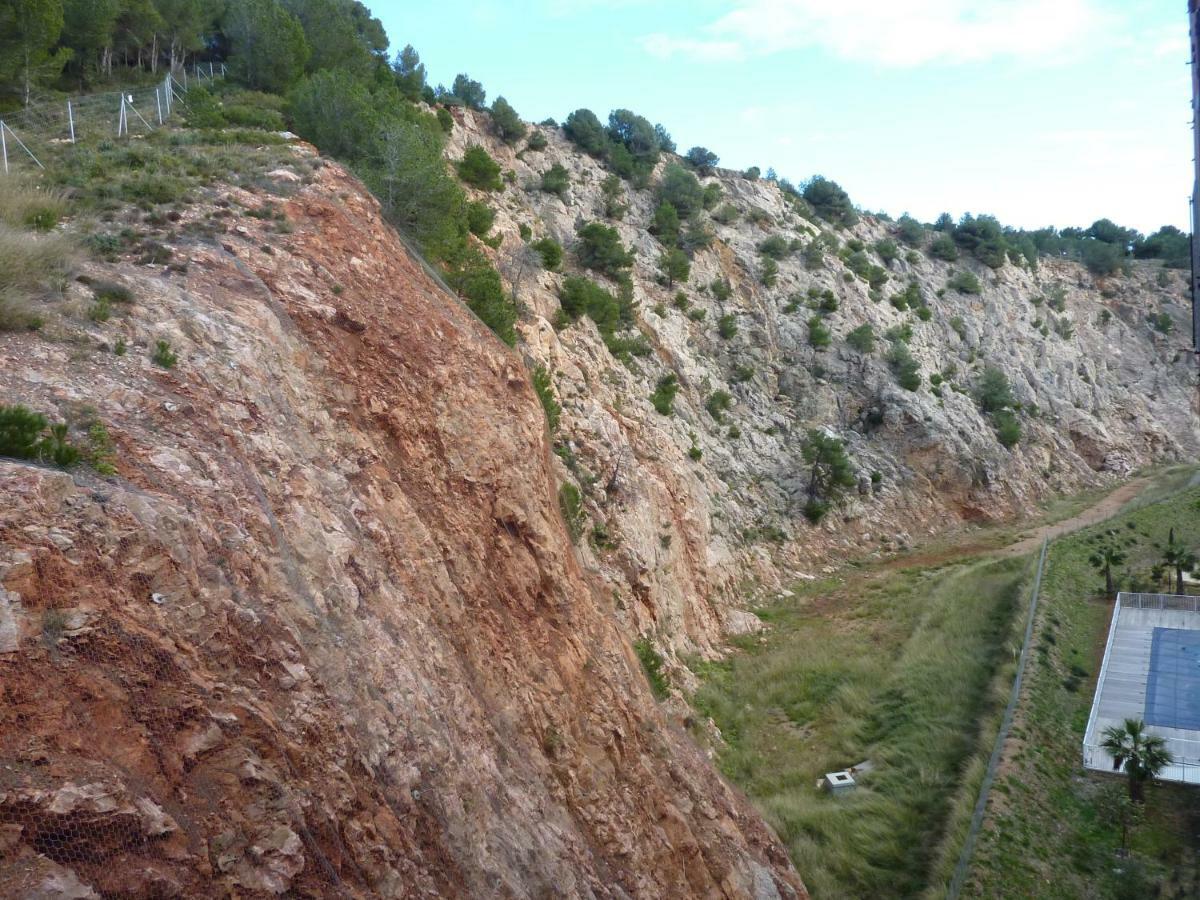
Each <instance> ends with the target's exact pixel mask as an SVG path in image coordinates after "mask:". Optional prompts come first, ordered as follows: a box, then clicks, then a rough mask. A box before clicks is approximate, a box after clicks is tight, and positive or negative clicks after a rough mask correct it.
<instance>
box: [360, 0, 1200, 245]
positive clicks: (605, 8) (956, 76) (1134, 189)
mask: <svg viewBox="0 0 1200 900" xmlns="http://www.w3.org/2000/svg"><path fill="white" fill-rule="evenodd" d="M367 2H368V4H369V5H370V6H371V8H372V10H373V12H374V13H375V14H376V15H377V16H379V17H380V18H381V19H382V20H383V22H384V25H385V26H386V27H387V30H388V34H389V36H390V37H391V39H392V44H393V50H399V49H400V47H402V46H403V45H404V44H406V43H411V44H413V46H415V47H416V49H417V51H418V52H419V53H420V54H421V57H422V60H423V61H424V62H425V63H426V66H427V68H428V70H429V74H430V80H431V81H433V82H434V83H435V84H436V83H437V82H444V83H445V84H447V85H449V84H450V82H451V81H452V80H453V79H454V76H455V74H456V73H458V72H467V73H469V74H470V75H471V77H473V78H475V79H476V80H478V81H481V82H482V83H483V85H484V87H485V89H486V90H487V92H488V102H491V100H492V99H494V98H495V97H496V96H497V95H503V96H504V97H506V98H507V99H508V101H509V102H510V103H512V104H513V105H514V106H515V107H516V108H517V110H518V112H520V113H521V115H522V116H523V117H524V118H526V119H531V120H534V121H539V120H541V119H544V118H546V117H552V118H555V119H557V120H559V121H562V120H563V119H565V118H566V116H567V114H568V113H569V112H570V111H572V110H574V109H576V108H578V107H588V108H590V109H592V110H594V111H595V112H596V113H597V114H598V115H600V117H601V118H602V119H603V118H605V117H606V115H607V113H608V111H609V110H611V109H615V108H619V107H627V108H629V109H632V110H634V111H635V112H638V113H640V114H642V115H644V116H646V117H647V118H648V119H650V120H651V121H654V122H662V123H663V124H664V125H665V126H666V128H667V130H668V131H670V132H671V134H672V136H673V137H674V138H675V140H676V142H677V143H678V145H679V147H680V150H681V151H682V150H685V149H686V148H688V147H690V146H692V145H694V144H702V145H704V146H706V147H708V148H710V149H711V150H713V151H714V152H716V153H718V154H719V155H720V157H721V164H722V165H723V166H729V167H735V168H745V167H747V166H751V165H757V166H760V167H761V168H762V170H763V171H764V172H765V171H766V169H767V167H768V166H772V167H774V168H775V169H776V171H778V172H779V174H780V175H781V176H784V177H787V178H790V179H792V180H793V181H795V182H800V181H802V180H804V179H805V178H808V177H809V176H810V175H813V174H814V173H820V174H822V175H825V176H827V177H830V178H833V179H835V180H836V181H838V182H840V183H841V184H842V186H843V187H845V188H846V189H847V190H848V191H849V192H850V196H851V197H852V198H853V199H854V201H855V202H856V203H858V204H859V205H860V206H862V207H864V208H866V209H870V210H884V211H886V212H888V213H891V214H892V215H899V214H900V213H902V212H905V211H907V212H910V213H912V214H913V215H915V216H917V217H918V218H921V219H923V220H926V221H929V220H932V219H933V218H935V217H936V216H937V215H938V214H939V213H940V212H942V211H949V212H951V213H952V214H953V215H954V216H955V217H957V216H959V215H961V214H962V213H964V212H972V213H976V214H978V213H992V214H994V215H996V216H998V217H999V218H1000V220H1001V221H1002V222H1004V223H1006V224H1012V225H1022V226H1027V227H1038V226H1041V225H1047V224H1054V225H1059V226H1065V225H1087V224H1090V223H1091V222H1092V221H1094V220H1095V219H1097V218H1100V217H1105V216H1107V217H1109V218H1112V219H1114V220H1116V221H1117V222H1120V223H1121V224H1123V225H1127V226H1132V227H1135V228H1138V229H1140V230H1142V231H1152V230H1154V229H1156V228H1158V227H1159V226H1160V225H1163V224H1174V225H1178V226H1180V227H1187V224H1188V216H1189V211H1188V202H1187V199H1188V196H1189V195H1190V193H1191V184H1192V168H1191V130H1190V120H1191V108H1190V90H1191V82H1190V78H1189V73H1188V68H1187V62H1188V58H1189V53H1188V37H1187V14H1186V3H1185V2H1184V0H1153V2H1152V0H1125V2H1115V0H690V2H688V0H683V2H680V0H526V2H522V3H502V2H496V0H442V2H439V3H420V4H418V3H412V2H407V3H402V2H395V0H376V2H374V3H371V2H370V0H367Z"/></svg>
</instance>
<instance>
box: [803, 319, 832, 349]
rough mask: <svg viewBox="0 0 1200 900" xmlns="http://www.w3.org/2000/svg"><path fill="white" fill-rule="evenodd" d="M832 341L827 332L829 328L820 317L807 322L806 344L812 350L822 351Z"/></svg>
mask: <svg viewBox="0 0 1200 900" xmlns="http://www.w3.org/2000/svg"><path fill="white" fill-rule="evenodd" d="M832 341H833V335H832V334H831V333H830V331H829V327H828V326H827V325H826V324H825V320H824V319H822V318H821V317H820V316H813V317H811V318H810V319H809V320H808V344H809V346H810V347H812V348H813V349H814V350H824V349H825V348H826V347H828V346H829V345H830V343H831V342H832Z"/></svg>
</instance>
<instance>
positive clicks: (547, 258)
mask: <svg viewBox="0 0 1200 900" xmlns="http://www.w3.org/2000/svg"><path fill="white" fill-rule="evenodd" d="M529 246H530V247H532V248H533V249H534V250H536V251H537V252H538V254H539V255H540V256H541V257H542V265H543V266H544V267H545V268H547V269H549V270H550V271H551V272H557V271H558V267H559V266H561V265H562V258H563V248H562V244H560V243H559V242H558V241H556V240H554V238H552V237H544V238H539V239H538V240H536V241H534V242H533V243H532V244H530V245H529Z"/></svg>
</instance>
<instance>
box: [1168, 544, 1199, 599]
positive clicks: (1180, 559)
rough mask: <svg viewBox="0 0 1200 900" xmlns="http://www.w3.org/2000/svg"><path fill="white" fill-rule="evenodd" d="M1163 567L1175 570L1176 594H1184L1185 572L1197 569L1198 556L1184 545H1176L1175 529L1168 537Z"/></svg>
mask: <svg viewBox="0 0 1200 900" xmlns="http://www.w3.org/2000/svg"><path fill="white" fill-rule="evenodd" d="M1163 565H1165V566H1168V567H1170V568H1172V569H1174V570H1175V593H1177V594H1182V593H1183V570H1184V569H1194V568H1195V567H1196V554H1195V553H1193V552H1192V551H1191V550H1188V549H1186V548H1185V547H1184V546H1183V544H1177V543H1175V529H1174V528H1172V529H1171V531H1170V535H1169V536H1168V537H1167V549H1166V550H1164V551H1163Z"/></svg>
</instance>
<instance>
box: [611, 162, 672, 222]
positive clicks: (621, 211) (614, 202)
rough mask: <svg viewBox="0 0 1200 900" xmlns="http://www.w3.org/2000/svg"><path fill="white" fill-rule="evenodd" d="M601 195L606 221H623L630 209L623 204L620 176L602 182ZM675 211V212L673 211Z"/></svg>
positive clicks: (623, 191) (623, 196)
mask: <svg viewBox="0 0 1200 900" xmlns="http://www.w3.org/2000/svg"><path fill="white" fill-rule="evenodd" d="M600 193H601V194H602V195H603V197H604V217H605V218H606V219H623V218H625V213H626V212H628V211H629V207H628V206H627V205H626V204H625V203H624V202H622V201H623V200H624V199H625V186H624V184H622V182H621V178H620V176H617V175H609V176H607V177H606V178H605V179H604V180H603V181H602V182H600ZM672 211H674V210H672ZM675 230H676V232H678V230H679V228H678V216H676V228H675Z"/></svg>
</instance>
